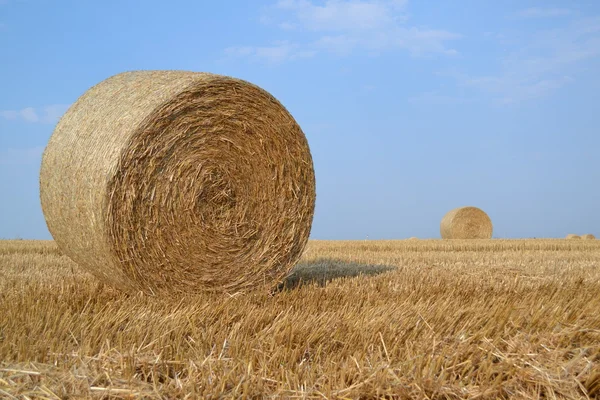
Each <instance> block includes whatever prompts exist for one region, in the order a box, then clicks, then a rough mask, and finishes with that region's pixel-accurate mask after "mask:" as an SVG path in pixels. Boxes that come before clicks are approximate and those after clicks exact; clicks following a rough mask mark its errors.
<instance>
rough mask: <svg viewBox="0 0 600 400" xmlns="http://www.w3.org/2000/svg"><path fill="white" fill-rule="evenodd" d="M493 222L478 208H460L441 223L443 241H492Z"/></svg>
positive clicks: (446, 216) (445, 217)
mask: <svg viewBox="0 0 600 400" xmlns="http://www.w3.org/2000/svg"><path fill="white" fill-rule="evenodd" d="M492 231H493V227H492V221H491V219H490V217H489V216H488V215H487V214H486V213H485V212H484V211H483V210H481V209H479V208H477V207H459V208H455V209H454V210H451V211H449V212H448V213H447V214H446V215H445V216H444V218H442V222H441V223H440V233H441V236H442V239H491V238H492Z"/></svg>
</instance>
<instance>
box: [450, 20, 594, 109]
mask: <svg viewBox="0 0 600 400" xmlns="http://www.w3.org/2000/svg"><path fill="white" fill-rule="evenodd" d="M502 45H503V46H506V47H507V54H506V55H505V56H503V57H502V58H501V59H499V63H498V73H496V74H493V75H490V74H488V75H479V74H478V75H475V74H460V73H456V74H454V77H455V78H456V79H457V80H458V81H459V82H460V83H461V84H462V85H464V86H467V87H472V88H475V89H478V90H481V91H483V92H486V93H489V94H490V95H491V96H492V97H493V98H494V99H495V100H496V101H499V102H501V103H504V104H511V103H519V102H521V101H526V100H531V99H536V98H541V97H544V96H547V95H549V94H552V93H553V92H555V91H557V90H559V89H560V88H562V87H565V86H567V85H569V84H570V83H571V82H573V81H575V80H576V79H577V76H578V74H579V73H580V72H581V70H582V69H583V68H585V67H584V66H585V63H586V62H589V61H590V60H592V59H596V58H600V17H591V18H580V19H576V20H574V21H572V22H566V23H563V24H562V25H559V26H558V27H555V28H554V29H546V30H541V31H536V32H535V33H533V34H530V35H524V36H520V37H516V38H508V39H506V38H505V39H503V40H502Z"/></svg>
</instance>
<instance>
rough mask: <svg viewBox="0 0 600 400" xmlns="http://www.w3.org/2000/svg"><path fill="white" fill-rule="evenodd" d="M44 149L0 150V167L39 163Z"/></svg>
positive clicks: (39, 147)
mask: <svg viewBox="0 0 600 400" xmlns="http://www.w3.org/2000/svg"><path fill="white" fill-rule="evenodd" d="M43 152H44V147H41V146H38V147H31V148H24V149H13V148H9V149H2V150H0V165H26V164H33V163H38V162H40V160H41V158H42V153H43Z"/></svg>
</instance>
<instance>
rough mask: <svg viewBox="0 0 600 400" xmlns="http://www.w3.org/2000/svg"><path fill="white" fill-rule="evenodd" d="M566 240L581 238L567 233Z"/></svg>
mask: <svg viewBox="0 0 600 400" xmlns="http://www.w3.org/2000/svg"><path fill="white" fill-rule="evenodd" d="M567 239H581V236H579V235H575V234H574V233H569V234H568V235H567Z"/></svg>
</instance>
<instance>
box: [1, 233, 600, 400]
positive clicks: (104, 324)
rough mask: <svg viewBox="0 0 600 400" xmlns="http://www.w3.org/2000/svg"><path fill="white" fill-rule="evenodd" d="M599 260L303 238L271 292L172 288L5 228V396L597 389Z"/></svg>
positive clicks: (511, 248)
mask: <svg viewBox="0 0 600 400" xmlns="http://www.w3.org/2000/svg"><path fill="white" fill-rule="evenodd" d="M599 266H600V241H589V242H583V241H577V242H574V241H566V240H549V239H547V240H482V241H454V240H453V241H441V240H418V241H415V240H410V241H409V240H406V241H349V242H343V241H311V242H309V245H308V247H307V249H306V252H305V254H304V257H303V259H302V262H301V264H300V265H298V266H297V267H296V269H295V270H294V273H293V274H292V276H291V277H290V278H288V280H287V282H285V285H284V287H280V288H279V290H278V291H275V292H273V293H249V294H236V293H230V294H227V295H216V294H206V295H198V296H187V297H182V298H180V299H178V300H176V301H174V300H166V299H158V298H150V297H148V296H141V295H140V296H132V295H126V294H123V293H120V292H118V291H115V290H113V289H111V288H109V287H106V286H104V285H102V284H101V283H99V282H98V281H97V280H96V279H95V278H94V277H92V276H91V275H89V274H87V273H85V272H83V271H81V270H80V269H79V267H77V266H76V265H75V264H74V263H72V262H71V261H70V260H69V259H68V258H67V257H65V256H63V255H61V254H60V252H59V251H58V249H57V247H56V246H55V244H54V243H52V242H42V241H40V242H29V241H5V242H0V310H2V314H0V360H3V361H2V363H1V364H0V397H2V394H3V393H4V394H6V396H7V397H8V396H15V397H17V398H19V397H21V398H25V397H23V396H29V397H35V396H46V397H47V398H51V396H52V395H54V396H58V397H59V398H64V397H68V396H82V397H96V398H126V397H131V396H134V397H147V398H173V397H184V396H185V395H189V394H191V395H192V396H194V397H205V398H219V397H243V396H244V395H247V396H277V397H288V398H291V397H297V398H302V397H304V398H324V397H325V398H360V397H362V398H375V397H377V396H382V395H385V394H389V395H395V396H396V398H498V397H501V398H502V397H506V398H508V397H511V398H539V397H540V396H544V397H553V396H555V397H557V398H585V396H589V397H594V396H600V313H598V310H599V309H600V295H599V294H598V293H600V268H599ZM358 274H364V275H367V276H360V277H357V276H356V275H358ZM44 393H45V394H44Z"/></svg>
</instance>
